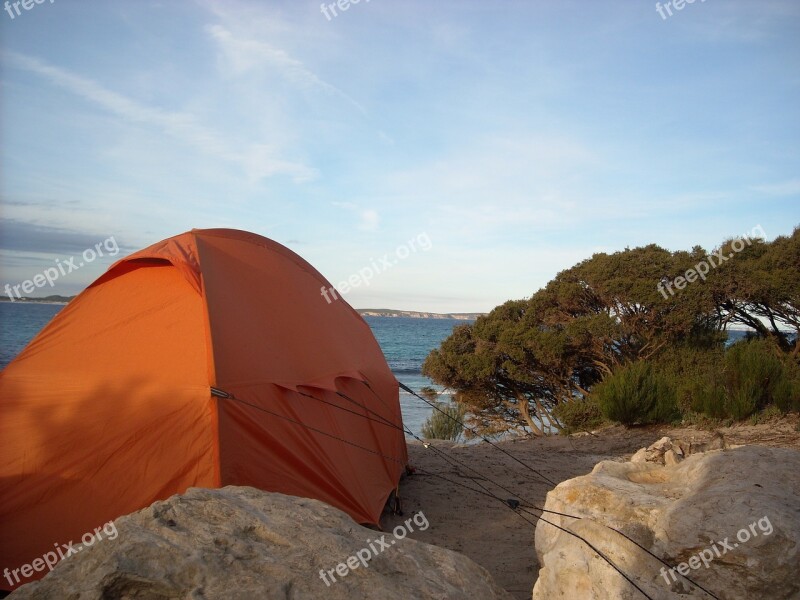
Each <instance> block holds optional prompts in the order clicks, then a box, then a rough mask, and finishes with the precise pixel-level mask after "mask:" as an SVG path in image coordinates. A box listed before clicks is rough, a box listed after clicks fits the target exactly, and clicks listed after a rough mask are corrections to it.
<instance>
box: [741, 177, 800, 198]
mask: <svg viewBox="0 0 800 600" xmlns="http://www.w3.org/2000/svg"><path fill="white" fill-rule="evenodd" d="M750 189H751V190H752V191H754V192H759V193H761V194H767V195H768V196H797V195H800V179H791V180H789V181H780V182H778V183H767V184H762V185H754V186H751V187H750Z"/></svg>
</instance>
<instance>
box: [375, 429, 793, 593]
mask: <svg viewBox="0 0 800 600" xmlns="http://www.w3.org/2000/svg"><path fill="white" fill-rule="evenodd" d="M798 427H800V417H798V416H797V415H794V416H792V417H789V418H785V419H782V420H780V421H777V422H773V423H769V424H764V425H739V426H734V427H727V428H721V429H718V431H720V432H721V433H722V434H723V435H724V436H725V439H726V441H727V442H728V443H729V444H759V445H763V446H780V447H788V448H795V449H798V450H800V431H798ZM665 435H666V436H669V437H672V438H681V439H683V440H686V441H692V442H703V441H707V440H709V439H711V437H712V435H713V432H712V431H705V430H699V429H696V428H677V429H676V428H670V427H647V428H635V429H625V428H623V427H609V428H607V429H604V430H601V431H599V432H596V434H595V435H588V434H586V435H580V434H579V435H578V436H571V437H563V436H559V437H553V438H546V439H532V440H518V441H513V442H504V443H503V444H502V447H503V448H504V449H505V450H506V451H508V452H510V453H511V454H513V455H514V456H515V457H518V458H519V459H520V460H522V461H523V462H526V463H527V464H529V465H531V466H532V467H534V468H535V469H537V470H538V471H540V472H541V473H542V474H544V475H545V476H546V477H547V478H549V479H551V480H552V481H554V482H556V483H560V482H562V481H565V480H567V479H571V478H573V477H577V476H579V475H585V474H586V473H589V472H590V471H591V470H592V468H593V467H594V465H595V464H597V463H598V462H600V461H601V460H626V459H627V458H629V457H630V455H631V454H633V453H634V452H635V451H636V450H638V449H639V448H642V447H644V446H648V445H650V444H651V443H653V442H655V441H656V440H658V439H659V438H661V437H662V436H665ZM435 447H436V449H438V450H440V451H441V452H443V453H445V454H446V455H448V456H449V457H452V458H453V459H456V460H459V461H461V462H463V463H466V464H467V465H469V466H470V467H472V468H473V469H475V470H476V471H478V472H479V473H480V474H481V475H484V476H488V477H489V478H490V479H492V480H494V481H496V482H497V483H499V484H500V485H502V486H504V487H506V488H508V489H509V490H511V491H513V492H515V494H516V496H515V497H516V498H518V499H520V500H522V499H524V500H525V501H527V502H529V503H531V504H534V505H537V506H543V505H544V502H545V497H546V495H547V492H548V491H549V490H550V489H552V487H553V486H552V485H550V484H549V483H546V482H544V481H543V480H541V479H540V478H539V477H537V476H536V475H535V474H534V473H532V472H530V471H529V470H527V469H526V468H525V467H523V466H522V465H520V464H519V463H517V462H515V461H514V460H513V459H511V458H510V457H508V456H506V455H505V454H503V453H502V452H500V451H498V450H497V449H495V448H492V447H491V446H489V445H488V444H485V443H481V444H478V445H469V446H465V445H457V444H452V443H449V442H435ZM409 456H410V461H411V464H412V465H413V466H414V467H416V468H417V469H418V472H417V473H416V474H414V475H412V476H410V477H408V478H407V479H405V480H404V481H403V482H402V483H401V486H400V491H401V498H402V500H403V509H404V512H405V517H398V516H393V515H387V516H385V517H384V519H383V521H382V524H383V526H384V530H386V531H390V530H391V529H392V528H393V527H395V526H396V525H398V524H400V523H402V522H403V520H404V519H405V518H408V517H410V516H412V515H413V514H415V513H417V512H419V511H422V512H423V513H424V514H425V517H426V518H427V520H428V522H429V523H430V527H429V528H428V529H427V530H426V531H417V532H415V533H413V534H412V535H411V536H410V537H412V538H414V539H417V540H420V541H423V542H427V543H430V544H436V545H437V546H443V547H445V548H449V549H451V550H455V551H458V552H461V553H463V554H465V555H467V556H468V557H470V558H471V559H472V560H474V561H475V562H477V563H478V564H480V565H482V566H483V567H484V568H486V569H487V570H488V571H489V572H490V573H491V574H492V575H493V576H494V578H495V580H496V581H497V582H498V583H499V584H500V585H501V586H503V587H504V588H505V589H506V590H508V591H509V592H510V593H511V594H512V595H513V596H514V597H515V598H519V599H523V598H530V596H531V590H532V588H533V584H534V582H535V581H536V577H537V574H538V572H539V563H538V561H537V559H536V553H535V551H534V546H533V526H532V525H531V524H529V523H526V522H525V521H524V520H522V519H521V518H520V517H519V516H517V515H516V514H514V512H512V511H511V510H510V509H509V508H508V506H506V505H505V504H504V503H501V502H498V501H496V500H494V499H492V498H489V497H487V496H484V495H480V494H477V493H474V492H472V491H469V490H467V489H464V488H463V487H461V486H459V485H458V484H459V483H460V484H466V485H470V486H471V487H473V488H476V487H478V486H477V485H475V482H476V481H477V482H480V483H481V484H482V485H484V486H486V487H487V488H489V489H490V490H491V491H492V493H494V494H496V495H497V496H500V497H501V498H504V499H505V498H509V497H512V495H511V494H509V493H508V492H506V491H503V490H501V489H498V488H496V487H494V486H493V485H492V484H491V483H489V482H488V481H487V480H486V479H482V478H480V477H476V475H475V473H470V472H469V470H468V469H466V468H464V467H459V468H458V469H456V468H454V467H453V466H451V465H450V464H448V462H447V461H446V460H445V459H444V458H442V457H441V456H439V455H438V454H437V453H436V452H435V451H434V450H433V449H430V448H427V449H426V448H425V447H423V446H422V445H421V444H419V443H417V442H414V443H409ZM458 471H461V472H462V473H464V474H467V475H469V476H470V477H471V479H470V478H464V477H463V476H461V475H459V473H458ZM428 473H435V474H437V475H440V476H441V477H438V476H432V475H430V474H428ZM442 477H446V478H447V479H450V480H452V481H445V480H444V479H443V478H442ZM531 519H532V520H534V519H533V518H531Z"/></svg>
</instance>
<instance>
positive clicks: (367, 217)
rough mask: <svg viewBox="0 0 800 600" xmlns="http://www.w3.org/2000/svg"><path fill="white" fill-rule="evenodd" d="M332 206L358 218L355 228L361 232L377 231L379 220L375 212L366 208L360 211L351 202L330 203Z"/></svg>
mask: <svg viewBox="0 0 800 600" xmlns="http://www.w3.org/2000/svg"><path fill="white" fill-rule="evenodd" d="M331 204H333V206H335V207H337V208H341V209H344V210H348V211H351V212H353V213H355V214H356V215H357V216H358V219H359V221H358V224H357V225H356V227H357V228H358V229H360V230H361V231H377V230H378V227H379V226H380V222H381V218H380V215H379V214H378V211H377V210H374V209H371V208H368V209H361V208H360V207H359V206H358V205H357V204H353V203H352V202H332V203H331Z"/></svg>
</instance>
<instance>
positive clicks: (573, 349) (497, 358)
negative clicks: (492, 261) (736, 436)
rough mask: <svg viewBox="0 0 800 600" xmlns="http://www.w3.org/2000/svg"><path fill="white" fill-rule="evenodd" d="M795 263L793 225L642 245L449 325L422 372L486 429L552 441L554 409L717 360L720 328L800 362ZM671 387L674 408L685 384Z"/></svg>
mask: <svg viewBox="0 0 800 600" xmlns="http://www.w3.org/2000/svg"><path fill="white" fill-rule="evenodd" d="M702 264H705V267H702V266H701V265H702ZM799 266H800V228H798V229H795V231H794V233H793V234H792V235H791V236H788V237H780V238H777V239H776V240H774V241H773V242H771V243H766V242H765V241H763V240H761V239H755V238H754V239H746V240H741V239H732V240H727V241H725V242H724V243H722V244H721V245H720V247H719V248H717V249H715V250H714V251H713V252H711V253H709V252H706V251H705V250H704V249H703V248H701V247H699V246H696V247H694V248H693V249H692V250H691V251H689V252H685V251H679V252H670V251H668V250H665V249H664V248H661V247H659V246H656V245H649V246H645V247H641V248H634V249H626V250H624V251H621V252H616V253H614V254H605V253H599V254H595V255H594V256H592V257H591V258H589V259H587V260H585V261H583V262H581V263H579V264H577V265H575V266H574V267H572V268H570V269H567V270H565V271H562V272H560V273H558V275H557V276H556V277H555V278H554V279H553V280H552V281H550V282H549V283H548V284H547V285H546V286H545V287H544V288H543V289H541V290H539V291H538V292H536V293H535V294H533V296H531V297H530V298H528V299H524V300H512V301H508V302H506V303H504V304H502V305H500V306H498V307H497V308H495V309H494V310H493V311H492V312H491V313H489V314H488V315H486V316H483V317H479V318H478V320H477V321H476V322H474V323H472V324H467V325H461V326H458V327H456V328H455V329H454V330H453V333H452V334H451V335H450V337H448V338H447V339H446V340H444V341H443V342H442V344H441V346H440V347H439V348H438V349H436V350H434V351H433V352H431V353H430V355H429V356H428V357H427V359H426V361H425V364H424V366H423V372H424V373H425V374H426V375H428V376H429V377H431V378H432V379H433V380H434V381H436V382H438V383H440V384H442V385H445V386H448V387H450V388H452V389H454V390H456V391H457V392H458V394H457V397H458V401H459V402H461V403H463V404H464V405H465V406H466V407H467V412H468V413H469V414H470V415H471V417H470V418H471V421H472V422H471V424H472V425H473V426H476V427H478V428H479V429H480V430H482V431H483V432H485V433H496V432H500V431H507V430H512V429H516V430H523V431H527V432H530V433H532V434H534V435H542V434H547V433H553V432H555V431H558V430H560V429H562V428H563V425H564V424H563V423H562V422H561V421H560V419H559V415H564V414H565V413H564V412H563V409H562V410H559V411H557V410H555V409H556V407H558V406H559V405H562V404H565V403H569V402H572V401H575V400H577V401H588V400H589V398H590V397H591V396H592V393H593V390H594V389H595V387H596V386H598V385H599V384H601V383H602V382H604V381H605V380H607V379H609V378H611V377H612V376H613V375H614V374H615V373H617V372H621V371H623V369H625V368H626V367H627V366H628V365H633V364H635V363H637V362H639V361H648V362H649V361H662V362H663V364H664V365H665V366H664V368H665V369H666V368H667V366H666V365H668V363H671V367H669V368H671V369H672V371H671V373H672V376H673V377H677V374H678V371H680V370H684V371H686V370H687V369H688V368H689V367H688V366H687V365H683V366H680V365H679V364H678V363H680V362H681V361H684V362H686V361H689V362H691V361H690V359H689V358H688V357H690V355H691V354H692V353H695V354H697V353H704V354H703V355H704V356H707V355H708V353H713V352H721V351H722V346H723V340H724V335H722V336H720V335H719V333H720V332H724V331H725V330H726V328H727V327H729V326H730V325H731V324H742V325H747V326H750V327H752V328H753V329H755V331H756V332H757V334H758V335H759V336H760V337H762V338H765V339H770V340H771V341H772V342H773V343H774V344H775V345H776V346H777V347H779V348H780V349H781V350H782V351H783V352H784V353H787V354H789V355H790V356H792V357H793V358H794V360H797V359H798V358H800V355H798V351H799V350H800V341H798V336H797V332H798V331H800V275H799V274H798V272H799V271H800V269H798V267H799ZM690 270H693V271H694V272H695V277H694V278H693V281H692V282H690V283H688V284H686V282H685V281H684V285H682V286H680V287H678V286H674V285H667V284H672V283H673V282H676V278H678V277H685V278H687V279H689V278H690V277H689V276H688V273H689V272H690ZM698 271H706V273H703V275H702V277H698V276H697V272H698ZM670 290H671V292H670ZM786 330H789V331H791V332H794V336H793V337H792V336H791V335H789V334H787V333H786ZM676 349H680V350H679V351H678V350H676ZM695 358H696V357H695ZM665 361H666V362H665ZM667 370H669V369H667ZM665 373H666V371H665ZM630 376H632V375H630ZM658 376H659V375H654V374H653V373H650V377H651V378H652V377H658ZM673 383H674V386H673V387H674V390H673V391H674V393H675V402H676V403H677V406H678V407H679V408H681V407H683V406H685V405H686V403H687V402H688V400H687V397H688V396H691V390H690V389H689V388H690V387H691V386H690V385H689V384H687V383H685V382H684V383H681V382H680V381H674V382H673ZM600 389H603V388H602V387H601V388H600ZM606 389H609V388H608V387H606ZM667 412H669V411H667ZM658 414H661V413H658ZM665 414H666V413H665ZM659 418H666V417H663V416H662V417H659Z"/></svg>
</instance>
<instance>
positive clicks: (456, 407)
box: [422, 402, 466, 442]
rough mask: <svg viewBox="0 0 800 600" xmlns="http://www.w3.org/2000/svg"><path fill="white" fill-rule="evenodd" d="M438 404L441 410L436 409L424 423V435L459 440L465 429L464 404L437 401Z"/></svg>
mask: <svg viewBox="0 0 800 600" xmlns="http://www.w3.org/2000/svg"><path fill="white" fill-rule="evenodd" d="M436 406H437V407H438V408H439V410H434V411H433V413H431V416H430V417H428V419H427V420H426V421H425V423H424V424H423V425H422V437H424V438H425V439H429V440H451V441H454V442H456V441H458V440H459V439H460V438H461V434H462V433H463V431H464V427H463V425H462V423H463V422H464V417H465V415H466V408H465V407H464V405H463V404H458V403H455V404H447V403H444V402H436ZM440 411H441V412H440ZM453 419H456V420H457V421H455V420H453Z"/></svg>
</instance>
